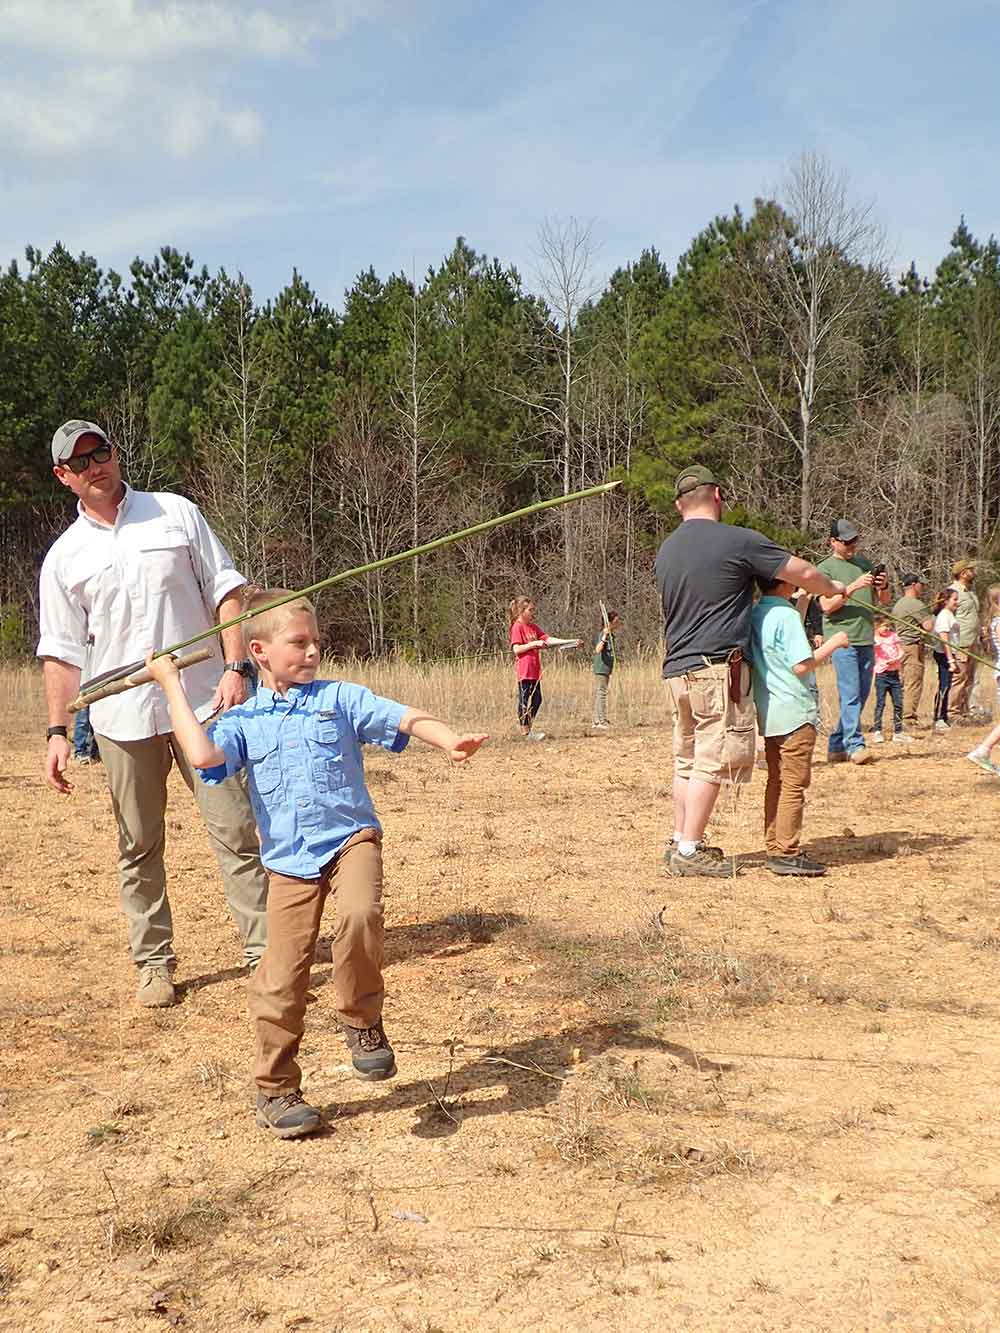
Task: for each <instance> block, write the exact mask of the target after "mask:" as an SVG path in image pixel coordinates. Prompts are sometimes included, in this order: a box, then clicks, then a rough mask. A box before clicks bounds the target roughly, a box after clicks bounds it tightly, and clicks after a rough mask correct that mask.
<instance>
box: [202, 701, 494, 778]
mask: <svg viewBox="0 0 1000 1333" xmlns="http://www.w3.org/2000/svg"><path fill="white" fill-rule="evenodd" d="M399 729H400V731H401V732H402V733H403V735H404V736H416V738H417V740H418V741H423V742H424V744H425V745H433V746H434V748H435V749H436V750H444V751H445V753H446V754H447V755H448V757H449V758H450V759H453V760H454V761H455V763H456V764H461V763H463V762H464V761H465V760H466V759H470V758H471V757H472V755H474V754H475V753H476V751H477V750H478V749H479V747H480V746H481V745H482V743H483V741H488V740H489V736H488V734H487V733H486V732H483V731H477V732H473V733H471V734H469V735H465V736H460V735H459V734H458V732H457V731H453V730H452V729H451V727H449V726H448V724H447V723H446V722H440V721H439V720H438V719H437V718H436V717H431V715H430V713H424V712H422V711H421V710H420V709H419V708H408V709H407V710H406V712H405V713H404V714H403V718H402V721H401V722H400V724H399ZM206 739H207V738H206Z"/></svg>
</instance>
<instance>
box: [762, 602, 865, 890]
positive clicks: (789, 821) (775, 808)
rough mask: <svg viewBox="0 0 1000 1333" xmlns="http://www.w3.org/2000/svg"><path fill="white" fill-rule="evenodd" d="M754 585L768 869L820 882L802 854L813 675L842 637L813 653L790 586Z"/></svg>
mask: <svg viewBox="0 0 1000 1333" xmlns="http://www.w3.org/2000/svg"><path fill="white" fill-rule="evenodd" d="M758 581H759V583H760V590H761V592H762V594H763V596H762V597H761V599H760V601H759V602H758V603H757V605H756V606H755V607H754V609H753V615H752V617H751V621H750V654H751V659H752V661H753V693H754V702H755V704H756V705H757V725H758V727H759V728H760V731H761V734H762V735H763V737H764V755H765V758H766V760H767V787H766V789H765V792H764V846H765V850H766V853H767V868H768V870H770V871H772V872H773V873H774V874H775V875H809V876H814V875H825V874H826V866H824V865H821V864H820V863H819V862H818V861H813V860H812V859H811V858H810V857H808V856H806V855H805V853H804V852H803V851H802V849H801V846H800V839H801V836H802V815H803V811H804V809H805V793H806V790H807V789H808V787H809V783H810V781H811V779H812V757H813V749H814V747H815V745H816V727H817V724H818V722H819V693H818V691H817V689H816V676H815V671H816V667H817V665H818V664H819V663H820V662H825V661H826V659H827V658H828V657H832V656H833V654H834V653H835V652H836V651H837V649H838V648H844V647H846V646H847V643H848V637H847V634H846V632H845V631H843V630H840V631H839V632H838V633H836V634H834V635H832V636H831V637H830V638H829V639H827V641H826V643H824V644H822V645H821V646H820V647H819V648H817V649H816V651H815V652H813V649H812V647H811V646H810V644H809V640H808V638H807V637H806V632H805V630H804V629H803V626H802V621H801V619H800V618H799V613H798V611H796V610H795V608H794V607H793V606H792V603H791V597H792V593H793V592H794V591H795V589H794V586H793V585H792V584H791V583H786V582H784V581H782V580H781V579H780V578H774V579H760V580H758Z"/></svg>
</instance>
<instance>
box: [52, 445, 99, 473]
mask: <svg viewBox="0 0 1000 1333" xmlns="http://www.w3.org/2000/svg"><path fill="white" fill-rule="evenodd" d="M110 457H111V445H110V444H99V445H98V446H97V448H96V449H91V451H90V453H89V454H76V455H75V456H74V457H73V458H67V459H66V461H65V462H64V463H63V465H62V466H63V467H68V468H69V470H70V472H75V473H76V475H77V476H79V475H80V473H81V472H86V470H87V468H89V467H90V462H91V459H93V461H94V462H95V463H106V462H107V461H108V459H109V458H110Z"/></svg>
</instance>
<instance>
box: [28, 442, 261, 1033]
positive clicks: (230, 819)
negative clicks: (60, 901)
mask: <svg viewBox="0 0 1000 1333" xmlns="http://www.w3.org/2000/svg"><path fill="white" fill-rule="evenodd" d="M52 462H53V469H52V470H53V472H54V473H55V475H56V478H57V480H58V481H59V482H60V483H61V484H62V485H63V486H65V487H66V488H67V489H68V490H70V491H72V493H73V494H74V495H75V496H76V498H77V501H78V504H77V519H76V521H75V522H74V523H73V524H72V525H71V526H70V527H69V528H68V529H67V531H66V532H64V533H63V534H62V536H61V537H59V538H57V540H56V541H55V542H53V544H52V546H51V547H50V548H49V551H48V553H47V555H46V557H45V560H44V562H43V564H42V572H41V578H40V585H39V594H40V595H39V603H40V620H41V637H40V639H39V643H38V648H37V654H38V656H39V657H41V658H42V659H43V660H44V668H43V669H44V676H45V693H46V698H47V701H48V713H49V729H48V733H47V740H48V752H47V755H46V762H45V777H46V781H47V782H48V784H49V785H50V786H51V787H53V788H54V789H55V790H56V791H57V792H60V793H62V794H68V793H69V792H70V791H71V790H72V784H71V783H70V782H68V781H67V779H66V766H67V764H68V762H69V755H70V745H69V741H68V740H67V735H66V733H67V727H68V723H69V714H68V713H67V710H66V706H67V704H68V703H69V702H70V701H71V700H72V699H73V698H74V697H75V696H76V694H77V693H78V691H79V687H80V674H81V668H82V666H83V665H84V662H85V661H86V662H87V665H88V669H89V671H90V672H92V673H93V675H95V676H98V675H101V674H103V673H104V672H105V671H108V670H110V669H112V668H114V667H120V666H123V665H126V664H127V663H131V662H135V661H140V660H141V659H142V658H143V657H144V656H145V654H146V651H147V650H148V649H149V648H151V647H152V648H165V647H169V645H170V644H172V643H178V642H180V641H181V640H183V639H186V638H189V637H190V636H191V635H193V634H197V633H198V631H199V630H203V629H205V628H207V626H208V625H210V624H212V623H213V622H218V621H222V620H227V619H230V618H232V617H233V616H237V615H239V614H240V611H241V609H242V607H241V597H240V588H241V587H242V586H243V584H244V583H245V582H246V580H245V579H244V578H243V575H242V574H240V573H238V572H237V571H236V570H235V569H234V568H233V562H232V560H231V559H230V557H229V554H228V552H227V551H226V550H225V548H224V547H223V546H222V544H221V543H220V542H219V541H218V539H217V538H216V537H215V535H214V533H213V532H212V530H211V528H209V526H208V524H207V523H206V522H205V519H204V517H203V516H202V514H201V512H200V510H199V509H198V508H197V506H196V505H194V504H192V503H191V502H190V501H189V500H186V499H184V498H183V497H182V496H179V495H171V494H169V493H167V492H158V493H152V492H148V491H133V490H132V489H131V488H130V487H129V486H127V485H125V483H124V482H123V481H122V475H121V471H120V469H119V466H118V458H117V455H116V453H115V449H114V446H113V445H112V444H111V442H110V441H109V439H108V437H107V436H106V435H105V433H104V431H103V430H102V429H101V428H100V426H95V425H94V423H93V422H89V421H68V422H66V423H65V425H63V426H60V427H59V429H58V430H57V431H56V433H55V435H54V436H53V437H52ZM221 637H222V645H223V653H224V659H225V666H224V669H223V670H222V671H221V672H220V663H219V660H218V658H213V659H211V660H210V661H208V662H203V663H201V664H200V665H199V666H194V667H190V668H189V669H188V671H187V672H186V673H185V686H186V688H187V691H188V694H189V696H190V698H191V701H192V703H193V704H194V706H195V709H196V712H197V714H198V717H199V718H200V719H201V720H205V719H206V718H207V717H210V716H211V715H212V714H213V713H215V712H219V711H225V710H226V709H227V708H232V707H233V706H234V705H235V704H238V703H242V702H243V700H244V699H245V698H246V696H247V676H248V675H249V670H250V664H249V663H248V662H246V660H245V658H244V649H243V638H242V631H241V629H240V627H239V626H236V627H235V628H233V629H230V630H225V631H223V633H222V636H221ZM90 718H91V724H92V725H93V728H94V731H95V733H96V735H97V737H98V745H99V746H100V751H101V758H102V760H103V761H104V766H105V772H106V773H107V777H108V785H109V787H110V790H111V801H112V806H113V808H114V812H115V818H116V820H117V823H118V850H119V860H118V867H119V875H120V879H121V901H122V907H123V910H124V912H125V916H126V918H127V920H128V929H129V941H130V946H131V950H132V957H133V959H134V961H135V963H136V966H137V967H138V968H139V990H138V995H137V999H138V1001H139V1003H140V1004H141V1005H145V1006H149V1007H158V1006H163V1005H169V1004H173V1003H174V1002H175V999H176V994H175V991H174V985H173V973H174V968H175V966H176V956H175V954H174V947H173V925H172V920H171V913H170V903H169V900H168V898H167V889H166V873H165V870H164V864H163V848H164V841H165V830H166V800H167V774H168V773H169V772H170V767H171V764H172V763H176V765H177V767H178V769H179V770H180V773H181V776H182V777H183V779H184V781H185V782H186V783H187V786H188V788H189V789H190V790H191V791H192V793H193V794H194V797H195V800H196V801H197V803H198V806H199V809H200V811H201V814H202V818H203V819H204V821H205V825H206V827H207V829H208V833H209V838H210V840H211V844H212V850H213V852H214V853H215V857H216V860H217V861H218V863H219V869H220V871H221V872H222V880H223V884H224V887H225V892H226V898H227V900H228V902H229V906H230V908H231V910H232V913H233V916H234V917H235V919H236V924H237V927H238V928H239V931H240V935H241V937H242V939H243V951H244V961H245V962H246V963H247V964H248V965H249V966H250V967H251V969H252V968H255V967H256V965H257V963H258V962H259V960H260V956H261V954H262V953H263V950H264V944H265V940H266V910H267V879H266V876H265V874H264V871H263V869H262V867H261V864H260V854H259V844H258V841H257V834H256V828H255V824H254V818H253V813H252V811H251V809H250V802H249V800H248V798H247V794H246V791H245V789H244V787H243V785H242V784H241V783H240V782H239V780H238V779H235V778H233V779H228V780H227V781H226V782H224V783H223V784H221V785H220V786H217V787H209V786H208V785H207V784H205V783H203V782H200V781H199V780H198V778H197V776H196V775H195V774H193V773H192V771H191V767H190V765H189V764H188V762H187V760H186V759H185V758H184V755H183V754H182V752H181V750H180V747H179V746H177V745H175V744H174V739H173V735H172V729H171V725H170V715H169V712H168V710H167V705H166V700H165V699H164V697H163V694H162V692H161V691H160V690H159V689H158V687H157V686H156V685H152V684H151V685H143V686H139V687H138V688H136V689H134V690H128V691H126V692H125V693H123V694H119V695H115V696H113V697H111V698H108V699H101V700H99V701H98V702H97V703H95V704H93V705H92V706H91V710H90Z"/></svg>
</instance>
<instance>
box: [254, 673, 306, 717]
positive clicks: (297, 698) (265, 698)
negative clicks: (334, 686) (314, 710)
mask: <svg viewBox="0 0 1000 1333" xmlns="http://www.w3.org/2000/svg"><path fill="white" fill-rule="evenodd" d="M321 683H322V682H321V681H318V680H310V681H307V682H306V684H305V685H289V687H288V690H287V692H286V693H285V694H279V693H278V692H277V690H272V689H271V688H270V687H269V686H268V685H258V686H257V689H256V692H255V694H254V698H255V699H256V701H257V706H258V708H270V709H272V710H273V709H275V708H295V707H296V705H297V704H300V703H301V702H302V701H303V700H304V699H307V698H308V697H309V695H310V694H311V693H312V691H313V688H314V687H315V686H316V685H319V684H321Z"/></svg>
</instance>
